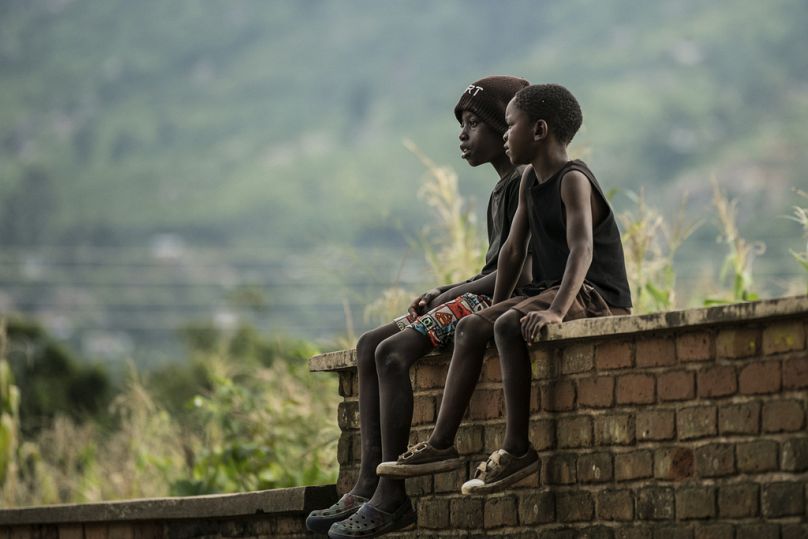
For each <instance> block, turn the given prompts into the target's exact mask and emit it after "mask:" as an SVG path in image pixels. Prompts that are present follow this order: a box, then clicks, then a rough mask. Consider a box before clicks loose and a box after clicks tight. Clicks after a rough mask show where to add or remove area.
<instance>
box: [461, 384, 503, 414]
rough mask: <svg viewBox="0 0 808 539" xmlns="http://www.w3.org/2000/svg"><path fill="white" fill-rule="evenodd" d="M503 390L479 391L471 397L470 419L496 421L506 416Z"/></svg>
mask: <svg viewBox="0 0 808 539" xmlns="http://www.w3.org/2000/svg"><path fill="white" fill-rule="evenodd" d="M503 412H504V404H503V399H502V390H501V389H499V388H497V389H478V390H477V391H475V392H474V394H473V395H472V396H471V402H470V403H469V417H470V418H471V419H496V418H498V417H502V416H503V415H504V414H503Z"/></svg>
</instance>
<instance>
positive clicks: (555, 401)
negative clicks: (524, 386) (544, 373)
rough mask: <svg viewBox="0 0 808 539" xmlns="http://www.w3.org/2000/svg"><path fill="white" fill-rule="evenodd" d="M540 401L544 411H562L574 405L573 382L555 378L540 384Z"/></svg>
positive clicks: (570, 408)
mask: <svg viewBox="0 0 808 539" xmlns="http://www.w3.org/2000/svg"><path fill="white" fill-rule="evenodd" d="M541 402H542V406H543V407H544V410H545V411H546V412H564V411H567V410H572V408H573V406H575V383H574V382H573V381H572V380H566V379H565V380H557V381H554V382H550V383H546V384H543V385H542V386H541Z"/></svg>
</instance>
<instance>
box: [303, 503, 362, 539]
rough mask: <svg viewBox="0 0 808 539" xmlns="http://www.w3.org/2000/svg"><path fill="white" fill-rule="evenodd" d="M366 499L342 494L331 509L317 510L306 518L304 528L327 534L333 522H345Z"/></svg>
mask: <svg viewBox="0 0 808 539" xmlns="http://www.w3.org/2000/svg"><path fill="white" fill-rule="evenodd" d="M366 501H368V500H367V498H363V497H362V496H357V495H355V494H351V493H348V494H344V495H343V496H342V498H340V499H339V501H337V503H335V504H334V505H332V506H331V507H327V508H326V509H318V510H316V511H312V512H311V513H309V516H308V517H306V527H307V528H308V529H309V531H313V532H315V533H328V529H329V528H330V527H331V525H332V524H333V523H335V522H339V521H340V520H345V519H346V518H348V517H349V516H351V515H353V514H354V513H356V512H357V511H359V508H360V507H361V506H362V504H363V503H365V502H366Z"/></svg>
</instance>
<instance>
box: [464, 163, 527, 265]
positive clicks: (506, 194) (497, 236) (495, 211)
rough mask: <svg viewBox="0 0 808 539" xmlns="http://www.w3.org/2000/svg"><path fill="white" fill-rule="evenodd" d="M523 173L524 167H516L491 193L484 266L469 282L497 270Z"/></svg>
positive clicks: (509, 229)
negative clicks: (500, 251)
mask: <svg viewBox="0 0 808 539" xmlns="http://www.w3.org/2000/svg"><path fill="white" fill-rule="evenodd" d="M523 171H524V167H516V168H515V169H514V170H513V172H511V173H510V174H509V175H508V176H506V177H504V178H502V179H501V180H499V181H498V182H497V184H496V185H495V186H494V189H493V190H492V191H491V196H490V197H489V199H488V211H487V212H486V218H487V225H488V227H487V228H488V252H487V253H486V255H485V265H484V266H483V269H482V270H480V274H479V275H478V276H477V277H473V278H472V279H470V280H474V279H475V278H479V277H482V276H484V275H488V274H489V273H491V272H492V271H494V270H495V269H497V261H498V260H499V250H500V249H501V248H502V245H503V244H504V243H505V240H506V239H508V234H509V233H510V231H511V223H513V216H514V215H515V214H516V208H517V206H518V205H519V183H520V182H521V180H522V172H523Z"/></svg>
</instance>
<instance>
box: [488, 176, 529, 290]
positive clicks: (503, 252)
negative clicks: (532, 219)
mask: <svg viewBox="0 0 808 539" xmlns="http://www.w3.org/2000/svg"><path fill="white" fill-rule="evenodd" d="M532 170H533V167H527V168H525V171H524V172H523V173H522V181H521V183H520V184H519V204H518V206H517V207H516V213H515V214H514V216H513V222H512V223H511V230H510V232H509V233H508V239H507V240H505V244H504V245H503V246H502V249H500V251H499V261H498V262H497V271H496V274H497V280H496V286H495V287H494V303H499V302H500V301H502V300H505V299H508V298H509V297H510V296H511V294H512V293H513V289H514V288H515V287H516V283H517V281H518V280H520V277H523V278H524V273H525V270H527V271H528V272H529V271H530V264H529V263H526V260H525V259H526V258H527V246H528V242H529V241H530V226H529V224H528V219H527V189H528V182H529V180H528V177H529V176H530V172H531V171H532Z"/></svg>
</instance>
